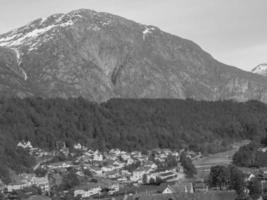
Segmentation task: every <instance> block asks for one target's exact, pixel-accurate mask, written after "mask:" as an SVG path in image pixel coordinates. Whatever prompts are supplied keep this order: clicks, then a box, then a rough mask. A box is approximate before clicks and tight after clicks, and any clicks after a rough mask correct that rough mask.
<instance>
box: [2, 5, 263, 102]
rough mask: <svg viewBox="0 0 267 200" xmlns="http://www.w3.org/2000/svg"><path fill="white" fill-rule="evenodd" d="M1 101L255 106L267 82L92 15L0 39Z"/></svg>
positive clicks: (59, 17)
mask: <svg viewBox="0 0 267 200" xmlns="http://www.w3.org/2000/svg"><path fill="white" fill-rule="evenodd" d="M0 70H1V72H0V94H1V95H2V96H14V95H15V96H19V97H26V96H41V97H77V96H83V97H85V98H87V99H89V100H93V101H97V102H100V101H105V100H107V99H110V98H113V97H123V98H182V99H184V98H195V99H204V100H218V99H237V100H241V101H243V100H247V99H258V100H261V101H264V102H267V80H265V78H264V77H262V76H258V75H255V74H253V73H248V72H244V71H242V70H239V69H237V68H234V67H231V66H227V65H224V64H222V63H220V62H218V61H216V60H215V59H214V58H213V57H212V56H211V55H209V54H208V53H206V52H205V51H203V50H202V49H201V48H200V47H199V46H198V45H196V44H195V43H193V42H191V41H189V40H185V39H182V38H180V37H177V36H174V35H171V34H169V33H166V32H164V31H162V30H160V29H159V28H157V27H154V26H147V25H142V24H139V23H136V22H133V21H130V20H127V19H124V18H122V17H119V16H115V15H111V14H107V13H99V12H95V11H92V10H86V9H81V10H76V11H72V12H70V13H67V14H55V15H52V16H50V17H48V18H44V19H37V20H35V21H33V22H31V23H29V24H27V25H26V26H23V27H21V28H18V29H16V30H13V31H10V32H8V33H5V34H3V35H0Z"/></svg>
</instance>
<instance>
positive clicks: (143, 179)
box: [1, 142, 267, 199]
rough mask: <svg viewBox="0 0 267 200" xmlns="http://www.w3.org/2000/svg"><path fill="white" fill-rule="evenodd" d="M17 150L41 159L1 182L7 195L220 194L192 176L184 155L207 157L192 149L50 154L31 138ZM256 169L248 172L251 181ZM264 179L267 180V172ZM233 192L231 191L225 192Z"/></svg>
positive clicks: (122, 196)
mask: <svg viewBox="0 0 267 200" xmlns="http://www.w3.org/2000/svg"><path fill="white" fill-rule="evenodd" d="M17 146H18V148H23V149H27V150H29V153H30V154H31V155H34V156H35V157H36V160H37V161H38V162H37V163H36V165H35V166H34V168H33V171H32V173H22V174H19V175H17V176H16V179H15V180H14V181H12V183H10V184H7V185H5V184H2V185H1V193H2V196H3V199H29V198H30V197H34V196H36V197H37V198H36V199H38V198H40V197H41V196H42V197H46V198H47V199H133V198H134V199H142V197H143V199H149V197H151V196H154V197H159V196H160V199H164V198H163V197H169V195H175V194H188V195H192V194H194V193H197V194H198V196H201V195H199V194H200V193H201V194H207V193H212V194H214V193H217V192H221V191H218V188H209V187H208V183H207V179H205V178H203V177H200V176H197V175H196V176H194V177H193V176H192V177H190V178H189V177H188V176H187V174H186V172H185V169H184V167H183V164H182V163H181V162H180V160H181V155H182V154H186V157H187V158H188V159H190V160H192V161H196V160H198V159H201V158H202V154H201V153H197V152H193V151H185V150H181V151H171V150H169V149H154V150H151V151H148V152H140V151H133V152H126V151H122V150H119V149H111V150H109V151H106V152H101V151H99V150H91V149H89V148H87V147H84V146H82V145H81V144H75V145H74V146H73V149H72V151H70V149H69V148H67V147H66V145H65V144H64V143H61V144H60V145H59V148H58V150H55V151H52V152H46V151H44V150H41V149H39V148H34V147H33V146H32V145H31V142H20V143H18V145H17ZM257 173H258V172H257V171H254V172H251V171H249V172H247V180H250V179H252V178H255V177H256V176H257ZM263 175H264V176H261V177H260V180H261V183H262V185H264V184H266V180H267V174H266V175H265V172H264V173H263ZM224 192H226V194H227V195H232V196H234V192H233V191H232V190H229V191H228V190H225V191H224Z"/></svg>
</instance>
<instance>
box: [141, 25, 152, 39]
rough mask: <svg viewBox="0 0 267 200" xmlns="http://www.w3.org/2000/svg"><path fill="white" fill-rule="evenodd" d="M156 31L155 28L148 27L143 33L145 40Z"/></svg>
mask: <svg viewBox="0 0 267 200" xmlns="http://www.w3.org/2000/svg"><path fill="white" fill-rule="evenodd" d="M154 30H155V28H154V27H149V26H146V27H145V30H144V31H143V40H145V39H146V37H147V35H148V34H151V33H153V31H154Z"/></svg>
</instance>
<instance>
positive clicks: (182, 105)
mask: <svg viewBox="0 0 267 200" xmlns="http://www.w3.org/2000/svg"><path fill="white" fill-rule="evenodd" d="M266 131H267V106H266V105H265V104H263V103H260V102H257V101H249V102H245V103H238V102H234V101H217V102H207V101H195V100H191V99H187V100H178V99H111V100H109V101H107V102H105V103H101V104H97V103H94V102H89V101H87V100H85V99H83V98H75V99H60V98H56V99H42V98H25V99H19V98H13V99H1V100H0V137H1V139H0V159H1V160H0V166H1V167H0V174H1V171H4V170H5V169H4V167H6V166H7V167H9V168H11V169H14V170H16V171H18V169H17V168H18V166H22V167H23V168H27V167H28V165H29V163H31V162H32V161H31V159H28V160H29V162H26V161H25V160H27V159H23V160H21V159H19V158H23V156H24V153H23V152H22V151H18V150H17V148H16V144H17V143H18V142H19V141H22V140H25V141H28V140H29V141H31V142H32V144H33V145H34V146H38V147H41V148H44V149H54V148H55V147H56V143H57V141H64V142H66V145H67V146H68V147H72V146H73V144H74V143H78V142H79V143H81V144H83V145H87V146H89V147H91V148H92V149H100V150H105V149H109V148H121V149H124V150H133V149H138V150H147V149H152V148H157V147H160V148H172V149H181V148H189V149H192V150H195V151H201V152H203V153H213V152H217V151H220V150H223V149H224V148H226V147H227V144H230V143H231V142H233V141H237V140H241V139H253V140H258V139H259V138H261V137H263V136H265V135H266ZM20 154H23V155H20ZM17 160H18V161H17ZM19 160H21V161H19ZM14 163H16V164H17V165H15V164H14ZM23 168H22V169H23Z"/></svg>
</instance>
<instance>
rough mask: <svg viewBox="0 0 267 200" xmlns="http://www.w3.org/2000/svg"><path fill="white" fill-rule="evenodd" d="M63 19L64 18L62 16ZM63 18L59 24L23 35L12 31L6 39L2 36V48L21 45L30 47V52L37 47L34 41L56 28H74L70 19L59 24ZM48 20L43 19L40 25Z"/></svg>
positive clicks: (36, 29)
mask: <svg viewBox="0 0 267 200" xmlns="http://www.w3.org/2000/svg"><path fill="white" fill-rule="evenodd" d="M61 17H62V16H61ZM61 17H59V18H58V19H57V20H59V21H58V22H56V23H54V24H51V25H48V26H46V27H40V26H39V27H36V28H33V29H32V30H30V31H28V32H26V33H23V32H20V31H19V30H17V32H15V31H12V32H10V34H8V35H5V37H2V38H1V36H0V46H6V47H17V46H20V45H26V46H30V50H33V49H35V48H34V47H35V46H36V43H38V42H36V41H35V44H33V42H34V40H35V39H36V38H38V37H40V36H43V35H47V34H48V32H49V31H51V30H52V29H54V28H57V27H68V26H72V25H73V24H74V22H73V21H72V19H69V20H67V21H65V22H63V21H62V22H61V23H59V22H60V21H61V20H62V19H61ZM47 20H48V18H46V19H41V20H40V24H39V25H41V24H43V23H44V22H46V21H47ZM32 26H33V25H28V26H26V27H24V28H23V30H25V29H27V28H29V27H32Z"/></svg>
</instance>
